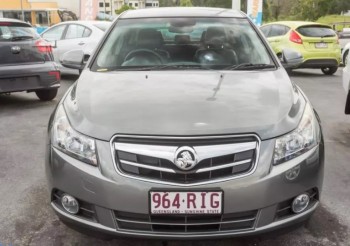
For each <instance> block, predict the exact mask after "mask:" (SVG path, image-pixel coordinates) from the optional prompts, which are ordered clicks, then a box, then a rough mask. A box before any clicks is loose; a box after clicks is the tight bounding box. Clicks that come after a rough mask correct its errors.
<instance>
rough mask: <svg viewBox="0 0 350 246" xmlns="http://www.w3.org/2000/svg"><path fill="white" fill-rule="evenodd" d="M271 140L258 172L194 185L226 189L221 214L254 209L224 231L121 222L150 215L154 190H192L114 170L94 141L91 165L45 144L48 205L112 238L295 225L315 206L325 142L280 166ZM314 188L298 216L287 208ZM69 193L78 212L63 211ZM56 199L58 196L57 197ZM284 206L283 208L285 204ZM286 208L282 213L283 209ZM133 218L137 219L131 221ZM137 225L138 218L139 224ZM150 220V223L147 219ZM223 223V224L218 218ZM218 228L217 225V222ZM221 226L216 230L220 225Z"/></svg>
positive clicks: (106, 150)
mask: <svg viewBox="0 0 350 246" xmlns="http://www.w3.org/2000/svg"><path fill="white" fill-rule="evenodd" d="M274 144H275V141H274V140H266V141H262V142H261V148H260V158H259V163H258V164H257V169H256V171H255V172H254V173H253V174H252V175H250V176H247V177H244V178H241V179H235V180H230V181H226V182H221V183H213V184H207V185H200V186H196V187H193V189H201V190H205V189H214V188H215V189H218V188H220V189H222V190H223V191H224V216H225V215H228V214H245V213H251V212H252V211H256V213H255V217H254V220H253V222H252V224H251V226H249V227H245V228H243V227H242V228H239V227H237V228H235V229H228V230H221V229H218V230H201V229H199V230H197V231H191V232H177V231H171V230H168V231H161V230H159V231H158V230H146V229H144V228H137V227H135V228H134V229H130V228H126V227H124V226H122V225H121V224H120V223H119V221H118V222H117V219H118V218H117V216H118V214H119V213H124V214H125V213H126V214H130V215H132V216H136V215H143V216H148V211H149V201H148V194H149V190H151V189H152V188H153V189H154V188H158V189H173V188H177V189H183V190H193V189H192V188H191V187H176V186H173V185H162V184H155V183H151V182H145V181H139V180H134V179H131V178H126V177H122V176H120V175H119V174H117V172H116V171H115V169H114V164H113V161H112V156H111V152H110V151H111V149H110V144H109V143H108V142H103V141H97V151H98V153H99V159H100V165H99V167H93V166H90V165H87V164H85V163H82V162H80V161H79V160H76V159H73V158H71V157H70V156H67V155H66V154H64V153H62V152H60V151H58V150H56V149H55V148H53V147H52V146H50V145H48V146H47V150H48V151H47V163H46V172H47V178H48V183H49V189H50V191H51V193H52V194H51V195H52V196H51V205H52V207H53V208H54V210H55V211H56V213H57V214H58V215H59V216H60V217H61V218H62V219H63V220H64V221H68V222H69V223H73V224H76V225H79V226H80V227H83V228H86V229H92V230H95V231H99V232H104V233H107V234H112V235H115V236H133V237H147V238H163V239H169V238H171V239H184V238H188V239H196V238H218V237H219V238H220V237H233V236H244V235H254V234H259V233H264V232H268V231H271V230H276V229H280V228H283V227H286V226H289V225H292V224H295V223H299V222H301V221H303V220H306V219H307V218H309V217H310V215H311V214H312V212H313V211H314V210H315V209H316V207H317V205H318V203H319V202H318V201H319V196H320V192H321V189H322V183H323V169H324V168H323V162H324V149H323V144H321V145H319V146H317V147H315V148H314V149H312V150H310V151H309V152H307V153H305V154H303V155H301V156H299V157H297V158H295V159H293V160H291V161H289V162H286V163H284V164H281V165H278V166H272V165H271V160H272V156H273V149H274ZM296 166H300V173H299V176H298V177H297V178H296V179H295V180H293V181H290V180H288V179H286V172H287V171H288V170H290V169H292V168H294V167H296ZM310 190H312V191H315V193H316V194H315V195H314V199H313V202H312V203H311V204H310V206H309V207H308V209H307V210H306V211H305V212H303V213H301V214H297V215H296V214H293V213H291V212H290V209H289V210H288V208H285V206H286V204H290V201H291V199H293V198H294V197H296V196H297V195H299V194H301V193H304V192H306V191H310ZM57 191H61V192H66V193H69V194H70V195H72V196H74V197H76V198H77V199H78V200H79V201H82V204H83V206H85V208H88V209H86V211H90V212H92V213H85V212H86V211H85V212H84V213H82V214H78V215H70V214H67V213H66V212H65V211H64V210H63V209H62V207H61V206H60V204H59V202H58V201H57V199H56V198H57V197H56V196H55V192H57ZM55 197H56V198H55ZM283 206H284V207H283ZM282 210H284V211H285V212H286V213H284V212H282V213H281V211H282ZM133 220H134V221H135V220H137V218H136V217H134V219H133ZM138 223H140V222H138ZM149 223H150V224H152V222H149ZM217 223H221V222H217ZM220 227H221V226H220ZM220 227H219V228H220Z"/></svg>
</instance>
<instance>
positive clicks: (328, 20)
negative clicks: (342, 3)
mask: <svg viewBox="0 0 350 246" xmlns="http://www.w3.org/2000/svg"><path fill="white" fill-rule="evenodd" d="M316 22H319V23H323V24H327V25H332V23H336V22H348V23H347V24H337V25H336V26H335V29H336V30H337V31H342V30H343V28H344V27H350V16H344V15H326V16H323V17H321V18H319V19H318V20H317V21H316Z"/></svg>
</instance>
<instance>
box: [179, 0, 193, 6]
mask: <svg viewBox="0 0 350 246" xmlns="http://www.w3.org/2000/svg"><path fill="white" fill-rule="evenodd" d="M180 6H181V7H192V6H193V5H192V2H191V0H180Z"/></svg>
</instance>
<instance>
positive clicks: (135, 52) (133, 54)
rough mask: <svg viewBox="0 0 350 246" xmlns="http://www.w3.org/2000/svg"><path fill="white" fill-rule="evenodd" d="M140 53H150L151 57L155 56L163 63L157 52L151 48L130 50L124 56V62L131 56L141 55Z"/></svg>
mask: <svg viewBox="0 0 350 246" xmlns="http://www.w3.org/2000/svg"><path fill="white" fill-rule="evenodd" d="M141 54H146V56H148V55H152V56H153V58H157V59H158V60H159V62H160V63H163V59H162V57H161V56H160V55H159V54H157V53H156V52H154V51H153V50H149V49H137V50H132V51H130V52H129V53H128V54H127V55H126V56H125V58H124V62H125V61H127V60H130V59H131V58H133V57H134V56H136V55H141Z"/></svg>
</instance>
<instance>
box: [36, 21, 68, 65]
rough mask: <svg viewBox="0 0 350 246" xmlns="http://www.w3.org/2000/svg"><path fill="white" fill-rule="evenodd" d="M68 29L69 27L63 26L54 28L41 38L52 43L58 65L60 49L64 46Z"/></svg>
mask: <svg viewBox="0 0 350 246" xmlns="http://www.w3.org/2000/svg"><path fill="white" fill-rule="evenodd" d="M66 28H67V25H65V24H62V25H58V26H54V27H52V28H50V29H48V30H46V31H45V32H44V33H42V34H41V37H42V38H43V39H45V40H46V41H48V42H50V43H51V45H52V47H53V49H52V53H53V56H54V59H55V61H56V62H57V63H59V58H60V47H61V45H62V39H63V36H64V33H65V31H66Z"/></svg>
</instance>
